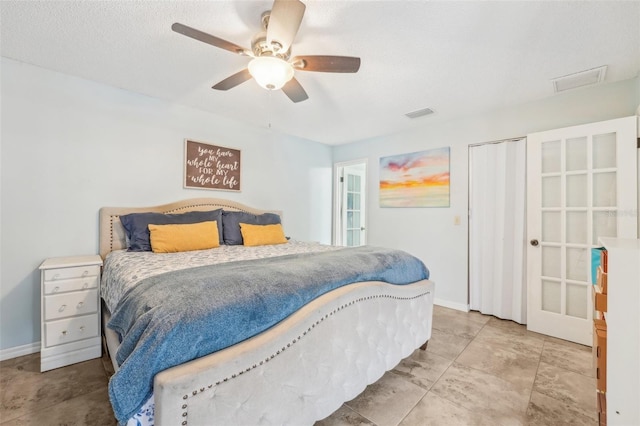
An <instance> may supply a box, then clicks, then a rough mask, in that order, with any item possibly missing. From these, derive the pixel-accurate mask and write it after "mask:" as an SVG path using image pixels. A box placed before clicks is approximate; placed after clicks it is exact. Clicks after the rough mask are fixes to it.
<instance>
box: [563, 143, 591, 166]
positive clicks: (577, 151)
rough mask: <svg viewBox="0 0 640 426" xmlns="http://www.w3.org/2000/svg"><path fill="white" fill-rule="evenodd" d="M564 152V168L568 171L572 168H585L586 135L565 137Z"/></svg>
mask: <svg viewBox="0 0 640 426" xmlns="http://www.w3.org/2000/svg"><path fill="white" fill-rule="evenodd" d="M566 143H567V145H566V149H567V153H566V159H567V161H566V163H567V164H566V165H567V168H566V170H567V171H568V172H570V171H574V170H586V169H587V137H586V136H583V137H581V138H573V139H567V142H566Z"/></svg>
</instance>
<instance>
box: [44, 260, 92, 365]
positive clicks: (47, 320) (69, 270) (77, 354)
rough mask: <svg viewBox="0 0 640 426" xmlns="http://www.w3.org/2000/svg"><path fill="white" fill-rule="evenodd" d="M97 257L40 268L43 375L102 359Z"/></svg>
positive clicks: (51, 264)
mask: <svg viewBox="0 0 640 426" xmlns="http://www.w3.org/2000/svg"><path fill="white" fill-rule="evenodd" d="M101 267H102V258H101V257H100V256H97V255H91V256H72V257H53V258H49V259H46V260H45V261H44V262H42V264H41V265H40V268H39V269H40V282H41V285H40V294H41V310H40V314H41V316H40V317H41V338H40V371H47V370H52V369H54V368H58V367H63V366H66V365H69V364H74V363H76V362H81V361H86V360H89V359H93V358H99V357H100V356H101V355H102V344H101V338H100V291H99V286H100V268H101Z"/></svg>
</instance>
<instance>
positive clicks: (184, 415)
mask: <svg viewBox="0 0 640 426" xmlns="http://www.w3.org/2000/svg"><path fill="white" fill-rule="evenodd" d="M428 294H431V292H430V291H427V292H424V293H421V294H418V295H416V296H413V297H398V296H390V295H387V294H376V295H373V296H367V297H361V298H359V299H355V300H352V301H351V302H348V303H345V304H343V305H341V306H339V307H338V308H336V309H334V310H333V311H331V312H330V313H328V314H325V315H324V316H323V317H320V319H319V320H317V321H316V322H315V323H313V324H311V327H309V328H308V329H307V330H306V331H304V332H303V333H302V335H299V336H298V337H297V338H295V339H293V340H292V341H291V342H290V343H287V346H286V347H285V346H283V347H282V349H279V350H277V351H276V352H275V353H274V354H271V356H268V357H267V358H265V359H264V360H261V361H260V363H258V364H253V365H252V366H251V367H247V368H246V369H244V370H240V371H239V372H238V373H236V374H232V375H231V377H225V378H224V379H222V380H219V381H217V382H216V383H215V385H216V386H217V385H219V384H220V383H223V382H226V381H228V380H231V379H235V378H236V377H238V376H240V375H242V374H244V373H247V372H249V371H251V370H253V369H254V368H257V367H258V366H260V365H263V364H264V363H266V362H269V361H270V360H272V359H273V358H275V357H276V356H277V355H280V354H281V353H282V352H284V351H285V350H286V349H287V348H290V347H291V345H293V344H295V343H296V342H298V341H300V340H301V339H302V338H303V337H304V336H306V335H307V333H309V332H311V330H312V329H314V328H315V327H316V325H320V323H321V322H323V321H324V320H325V319H327V318H329V317H330V316H332V315H333V314H335V313H336V312H338V311H340V310H342V309H345V308H347V307H349V306H351V305H355V304H356V303H358V302H363V301H366V300H370V299H378V298H387V299H395V300H413V299H418V298H420V297H423V296H426V295H428ZM213 386H214V385H213V384H209V385H207V386H206V387H201V388H200V389H196V390H194V391H192V392H191V395H189V394H186V395H184V396H183V397H182V399H183V400H185V401H186V400H187V399H189V397H190V396H196V395H198V394H200V393H202V392H204V391H206V390H208V389H211V388H213ZM181 408H182V409H183V410H184V411H183V413H182V417H184V418H186V417H188V404H186V403H184V404H182V407H181ZM186 425H187V420H186V419H185V420H184V421H183V422H182V426H186Z"/></svg>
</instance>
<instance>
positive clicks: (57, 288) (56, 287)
mask: <svg viewBox="0 0 640 426" xmlns="http://www.w3.org/2000/svg"><path fill="white" fill-rule="evenodd" d="M58 291H60V287H58V286H55V287H54V288H53V290H52V291H51V292H52V293H57V292H58Z"/></svg>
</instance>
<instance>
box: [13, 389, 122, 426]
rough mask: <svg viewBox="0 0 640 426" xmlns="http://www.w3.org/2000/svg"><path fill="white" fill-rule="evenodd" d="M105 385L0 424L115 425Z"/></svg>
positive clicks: (36, 425)
mask: <svg viewBox="0 0 640 426" xmlns="http://www.w3.org/2000/svg"><path fill="white" fill-rule="evenodd" d="M117 423H118V422H117V421H116V419H115V418H114V416H113V411H112V410H111V404H110V403H109V394H108V392H107V387H106V386H103V387H101V388H100V389H98V390H96V391H93V392H90V393H87V394H83V395H81V396H77V397H75V398H73V399H69V400H66V401H63V402H61V403H59V404H55V405H53V406H51V407H48V408H42V409H40V410H36V411H32V412H29V413H28V414H25V415H24V416H22V417H18V418H17V419H12V420H9V421H8V422H5V423H1V424H2V426H9V425H12V426H13V425H15V426H43V425H65V426H85V425H91V426H116V425H117Z"/></svg>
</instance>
